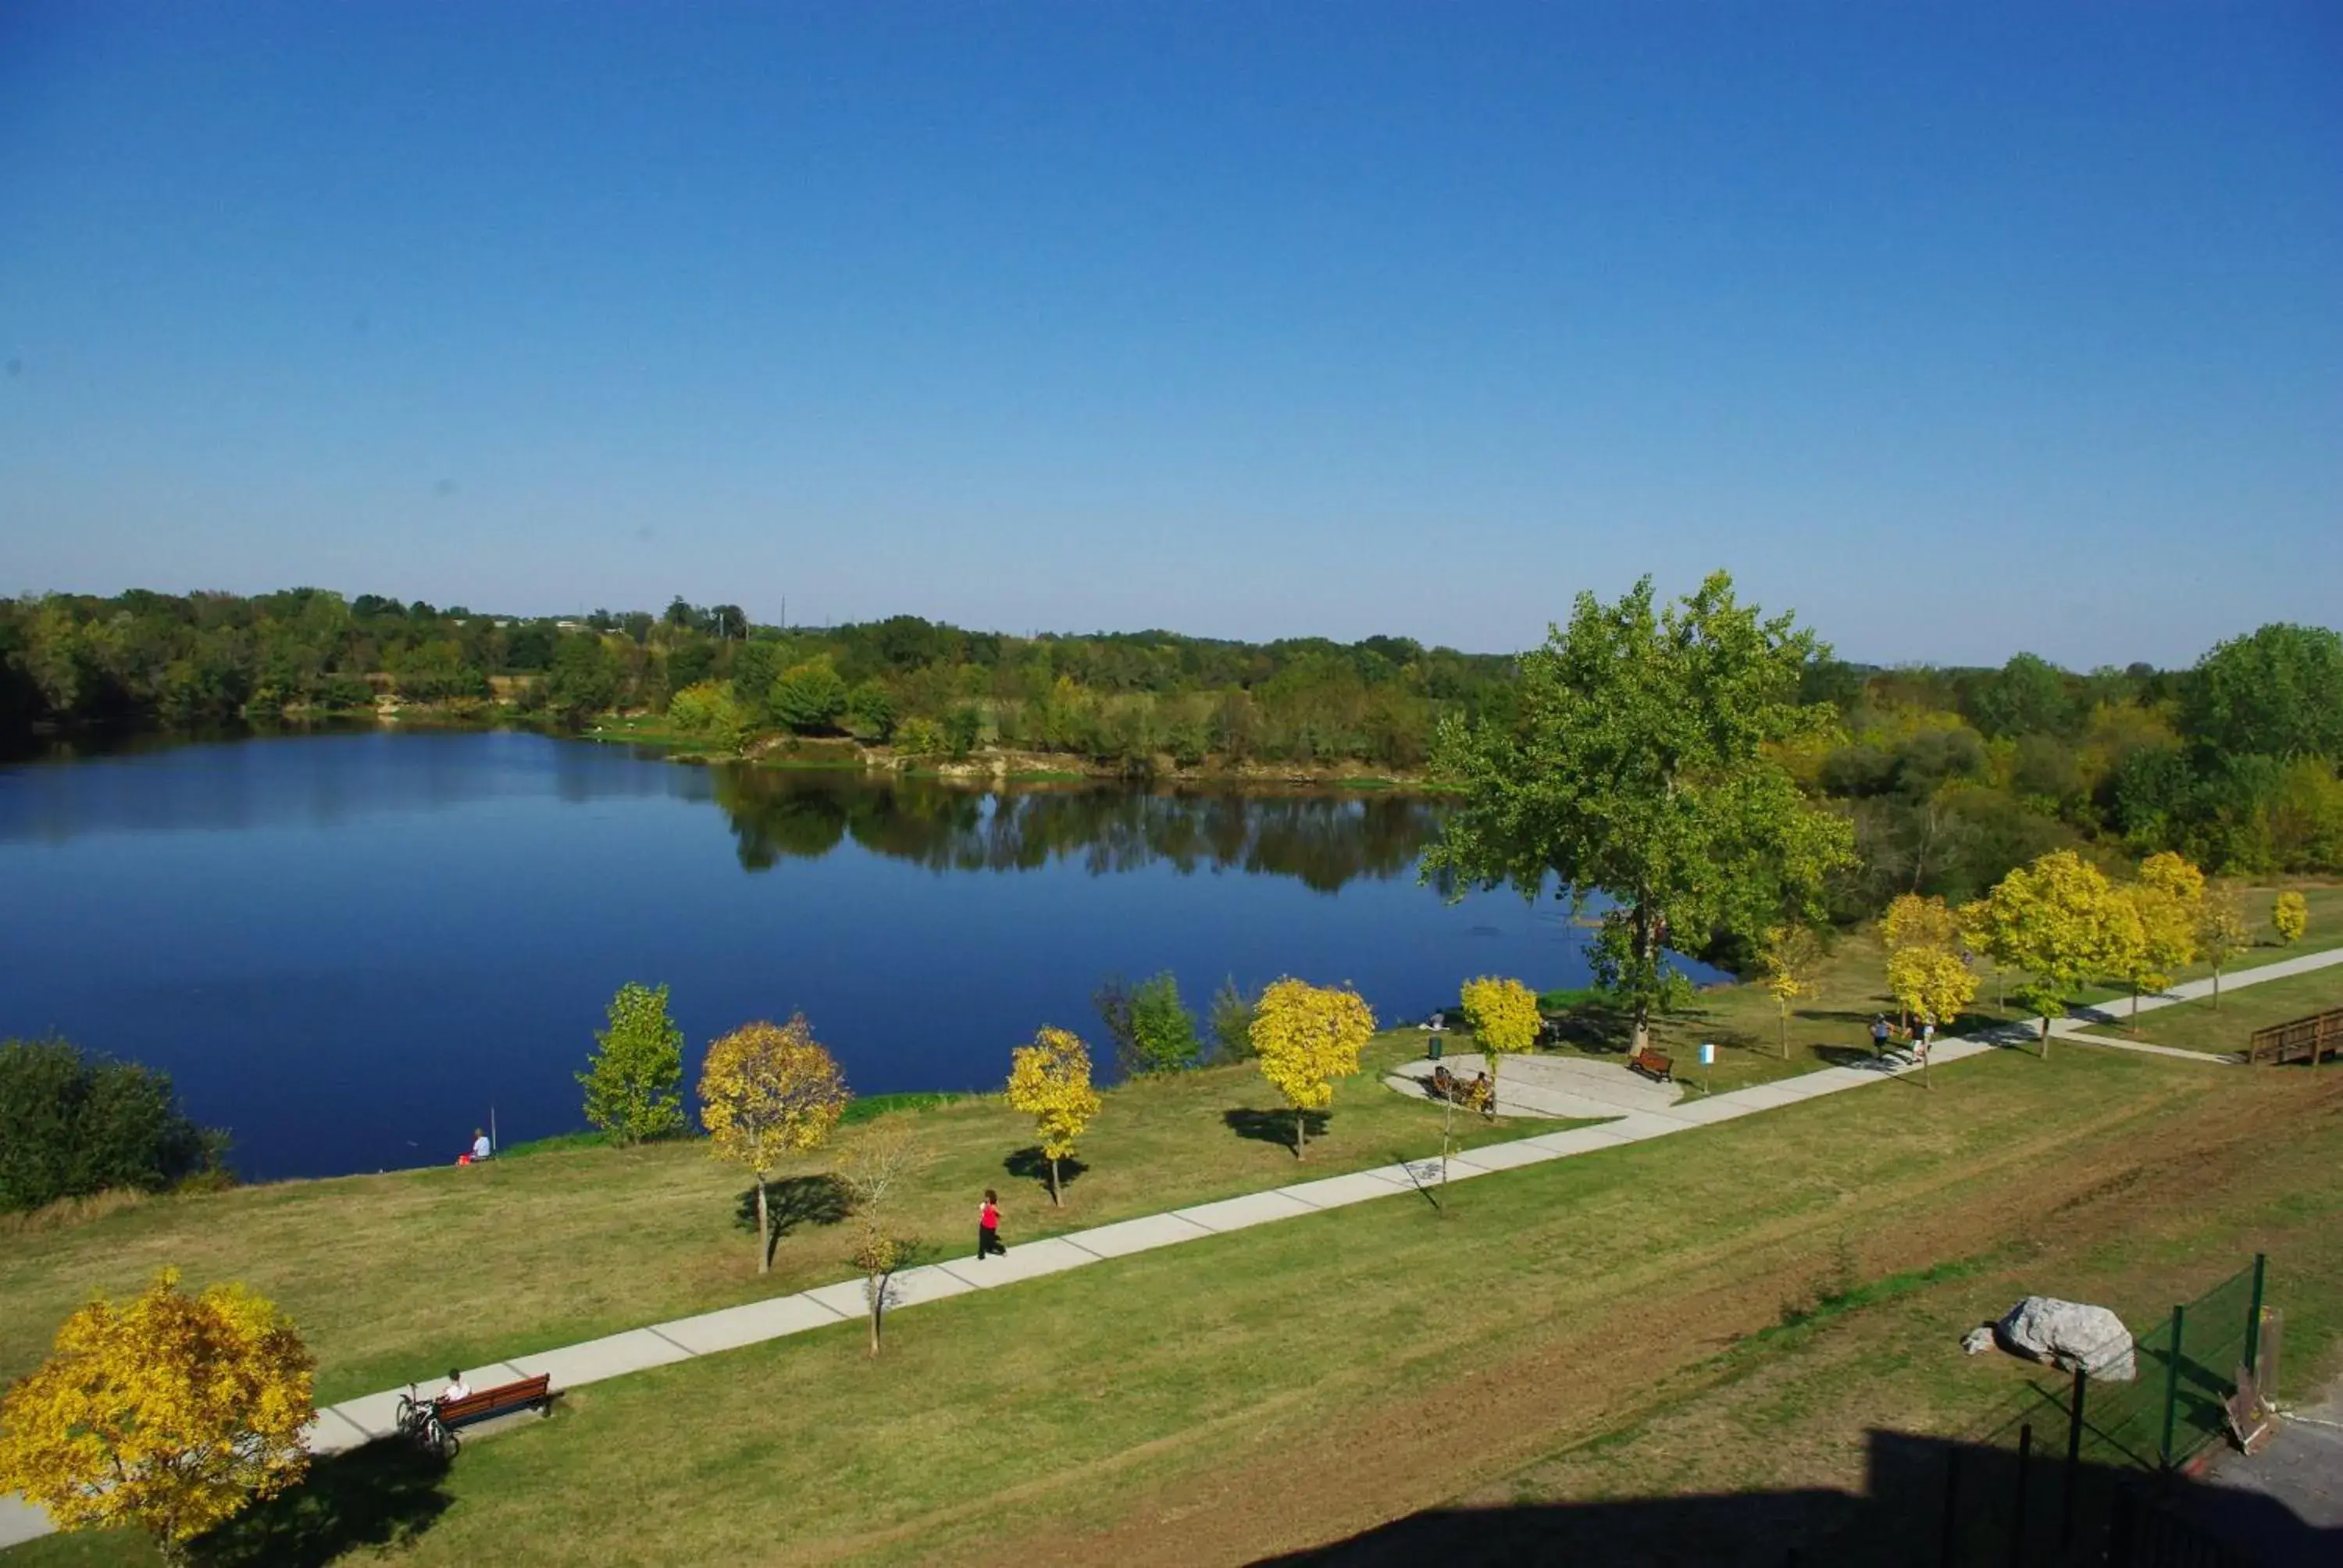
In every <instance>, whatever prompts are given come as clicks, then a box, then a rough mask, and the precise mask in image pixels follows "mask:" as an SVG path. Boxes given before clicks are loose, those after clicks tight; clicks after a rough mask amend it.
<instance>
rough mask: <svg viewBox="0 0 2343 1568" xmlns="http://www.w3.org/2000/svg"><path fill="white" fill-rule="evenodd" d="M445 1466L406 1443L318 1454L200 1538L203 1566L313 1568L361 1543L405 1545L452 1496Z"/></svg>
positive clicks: (195, 1554)
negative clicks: (268, 1496)
mask: <svg viewBox="0 0 2343 1568" xmlns="http://www.w3.org/2000/svg"><path fill="white" fill-rule="evenodd" d="M446 1477H447V1463H446V1462H445V1461H443V1460H439V1459H435V1458H433V1457H431V1456H429V1455H427V1454H425V1453H423V1452H419V1451H418V1450H417V1449H416V1448H415V1447H414V1446H413V1445H412V1444H409V1443H405V1442H370V1443H367V1445H366V1446H365V1447H363V1448H357V1449H352V1450H351V1451H350V1452H347V1453H337V1454H334V1455H331V1456H329V1457H327V1458H325V1459H320V1460H318V1461H317V1462H315V1463H313V1464H312V1465H310V1467H309V1476H308V1479H307V1481H305V1482H303V1483H301V1484H300V1485H298V1486H297V1487H295V1488H293V1489H292V1490H291V1491H290V1492H287V1493H284V1494H283V1495H282V1496H279V1497H277V1498H275V1499H273V1500H272V1501H270V1502H267V1503H259V1504H257V1505H256V1506H254V1507H253V1508H250V1509H248V1510H246V1512H245V1513H242V1514H240V1515H239V1516H237V1517H236V1519H233V1520H231V1521H229V1522H228V1523H226V1524H224V1525H222V1526H221V1527H220V1528H219V1529H217V1530H215V1531H213V1532H212V1533H210V1534H208V1535H206V1536H205V1537H203V1538H202V1539H201V1540H200V1541H197V1542H196V1543H195V1546H194V1549H193V1550H192V1551H191V1552H190V1553H189V1554H188V1557H189V1561H191V1562H193V1563H197V1564H200V1565H201V1568H313V1565H317V1564H323V1563H333V1562H337V1561H339V1560H340V1559H341V1558H343V1557H345V1556H347V1555H348V1554H350V1553H355V1552H358V1551H361V1550H364V1549H367V1548H370V1547H371V1548H381V1547H388V1548H393V1549H399V1548H404V1547H406V1546H407V1545H409V1544H410V1543H413V1542H414V1540H415V1538H416V1537H417V1536H418V1535H420V1534H422V1533H424V1532H425V1531H427V1530H428V1529H430V1528H431V1526H432V1525H433V1524H434V1523H437V1520H438V1518H439V1515H440V1514H442V1513H446V1512H447V1504H448V1503H449V1501H450V1499H449V1498H448V1496H447V1493H446V1492H445V1491H443V1490H442V1489H441V1483H442V1482H443V1481H444V1480H445V1479H446Z"/></svg>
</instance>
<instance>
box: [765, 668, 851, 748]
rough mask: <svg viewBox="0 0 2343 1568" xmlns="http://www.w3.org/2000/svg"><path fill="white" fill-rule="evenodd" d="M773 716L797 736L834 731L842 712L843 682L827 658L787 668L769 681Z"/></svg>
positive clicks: (844, 707)
mask: <svg viewBox="0 0 2343 1568" xmlns="http://www.w3.org/2000/svg"><path fill="white" fill-rule="evenodd" d="M771 706H772V709H773V717H774V718H776V719H779V720H780V721H781V722H782V723H783V724H786V725H788V726H789V728H790V729H794V730H796V731H797V732H798V733H799V734H800V735H809V734H812V733H815V732H816V731H819V730H825V729H835V728H837V725H838V719H839V716H840V714H842V713H844V712H845V711H846V682H845V681H843V680H841V679H840V678H839V674H838V671H837V670H835V669H833V668H830V659H829V658H828V657H827V656H825V657H823V658H813V659H808V660H807V661H806V662H805V663H803V664H797V665H791V666H790V667H789V668H788V669H786V670H784V671H782V672H781V678H779V680H776V681H775V682H773V693H772V703H771Z"/></svg>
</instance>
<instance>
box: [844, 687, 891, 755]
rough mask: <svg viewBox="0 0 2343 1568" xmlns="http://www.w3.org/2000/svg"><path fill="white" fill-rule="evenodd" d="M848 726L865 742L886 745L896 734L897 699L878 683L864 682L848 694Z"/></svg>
mask: <svg viewBox="0 0 2343 1568" xmlns="http://www.w3.org/2000/svg"><path fill="white" fill-rule="evenodd" d="M846 726H847V728H848V729H851V730H853V731H854V733H855V734H857V735H859V736H860V737H862V739H865V740H872V741H877V742H878V743H880V745H884V744H885V743H886V741H887V738H888V737H889V736H890V735H892V734H894V733H895V699H893V698H891V697H890V696H888V695H887V689H886V688H885V687H883V686H881V685H880V684H879V683H878V682H877V681H875V680H866V681H864V682H863V683H862V684H861V685H860V686H858V687H856V688H855V689H853V690H852V691H850V692H849V693H847V696H846Z"/></svg>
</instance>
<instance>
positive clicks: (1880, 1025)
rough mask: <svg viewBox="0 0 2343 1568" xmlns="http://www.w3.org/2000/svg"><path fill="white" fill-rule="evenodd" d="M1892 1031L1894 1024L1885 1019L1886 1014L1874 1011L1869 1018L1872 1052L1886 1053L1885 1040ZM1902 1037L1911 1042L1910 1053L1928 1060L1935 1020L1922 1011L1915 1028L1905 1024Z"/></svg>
mask: <svg viewBox="0 0 2343 1568" xmlns="http://www.w3.org/2000/svg"><path fill="white" fill-rule="evenodd" d="M1894 1033H1895V1026H1894V1025H1892V1024H1890V1023H1889V1022H1888V1021H1887V1015H1886V1014H1885V1013H1884V1012H1883V1013H1875V1014H1874V1015H1873V1016H1872V1020H1871V1049H1872V1052H1873V1054H1875V1055H1877V1056H1885V1055H1886V1054H1887V1041H1888V1039H1889V1037H1890V1036H1891V1035H1893V1034H1894ZM1904 1037H1905V1038H1906V1040H1910V1041H1911V1042H1912V1054H1913V1055H1914V1056H1916V1057H1917V1058H1918V1059H1919V1060H1922V1061H1926V1060H1928V1048H1929V1047H1930V1046H1932V1045H1934V1044H1936V1020H1935V1019H1934V1018H1932V1017H1931V1016H1929V1015H1928V1014H1927V1013H1925V1012H1924V1013H1922V1014H1921V1015H1920V1022H1919V1024H1918V1026H1917V1027H1914V1026H1912V1025H1909V1024H1907V1025H1906V1026H1905V1030H1904Z"/></svg>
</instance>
